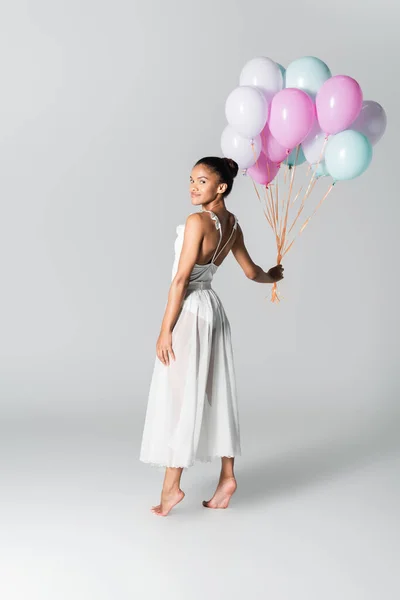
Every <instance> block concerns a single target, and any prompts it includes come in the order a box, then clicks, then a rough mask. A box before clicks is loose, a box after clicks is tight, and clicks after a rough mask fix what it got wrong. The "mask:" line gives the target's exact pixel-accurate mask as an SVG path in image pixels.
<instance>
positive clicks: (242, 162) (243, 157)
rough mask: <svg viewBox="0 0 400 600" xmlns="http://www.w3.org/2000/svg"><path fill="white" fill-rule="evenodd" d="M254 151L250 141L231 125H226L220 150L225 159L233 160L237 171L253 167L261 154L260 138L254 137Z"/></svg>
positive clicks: (258, 136)
mask: <svg viewBox="0 0 400 600" xmlns="http://www.w3.org/2000/svg"><path fill="white" fill-rule="evenodd" d="M253 143H254V150H253V148H252V147H251V140H250V139H248V138H244V137H243V136H241V135H240V134H239V133H237V131H235V130H234V129H233V127H232V126H231V125H227V126H226V127H225V129H224V131H223V132H222V135H221V149H222V153H223V155H224V156H225V157H226V158H233V160H235V161H236V162H237V164H238V165H239V169H247V168H248V167H251V166H252V165H254V163H255V162H256V160H257V159H258V157H259V156H260V153H261V136H260V135H256V136H255V138H254V140H253Z"/></svg>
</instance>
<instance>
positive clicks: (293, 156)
mask: <svg viewBox="0 0 400 600" xmlns="http://www.w3.org/2000/svg"><path fill="white" fill-rule="evenodd" d="M296 152H297V148H294V149H293V150H292V151H291V153H290V154H289V156H288V157H287V158H285V160H284V161H283V162H284V163H285V165H289V167H293V165H294V162H295V160H296ZM305 162H306V157H305V156H304V152H303V149H302V147H301V146H300V149H299V153H298V155H297V160H296V166H298V165H302V164H303V163H305Z"/></svg>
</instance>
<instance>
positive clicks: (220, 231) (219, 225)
mask: <svg viewBox="0 0 400 600" xmlns="http://www.w3.org/2000/svg"><path fill="white" fill-rule="evenodd" d="M203 211H204V212H208V213H210V215H211V218H212V219H213V221H215V227H216V228H217V229H219V242H218V245H217V247H216V248H215V252H214V256H213V257H212V259H211V262H212V263H213V262H214V260H215V259H216V258H217V256H219V255H220V254H221V252H222V250H223V249H224V248H225V246H226V244H227V243H228V242H229V240H230V239H231V237H232V235H233V233H234V231H235V229H236V227H237V223H238V219H237V216H236V215H233V216H234V217H235V222H234V224H233V228H232V231H231V235H230V236H229V238H228V239H227V241H226V243H225V244H224V245H223V246H222V248H221V250H220V251H219V252H218V254H217V251H218V248H219V245H220V243H221V241H222V227H221V221H220V220H219V218H218V216H217V215H216V214H215V213H214V212H213V211H212V210H207V209H206V208H203Z"/></svg>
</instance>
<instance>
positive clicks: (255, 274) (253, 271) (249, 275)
mask: <svg viewBox="0 0 400 600" xmlns="http://www.w3.org/2000/svg"><path fill="white" fill-rule="evenodd" d="M260 271H261V268H260V267H259V266H258V265H254V267H253V268H252V269H250V270H249V271H248V272H247V273H246V276H247V278H248V279H251V281H256V279H257V277H258V276H259V274H260Z"/></svg>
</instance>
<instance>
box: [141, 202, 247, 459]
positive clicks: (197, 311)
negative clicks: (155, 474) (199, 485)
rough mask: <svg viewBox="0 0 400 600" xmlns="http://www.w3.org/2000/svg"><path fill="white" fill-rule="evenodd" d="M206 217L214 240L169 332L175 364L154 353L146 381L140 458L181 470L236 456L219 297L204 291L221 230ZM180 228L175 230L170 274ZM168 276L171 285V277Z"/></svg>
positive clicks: (230, 371) (226, 335) (229, 355)
mask: <svg viewBox="0 0 400 600" xmlns="http://www.w3.org/2000/svg"><path fill="white" fill-rule="evenodd" d="M204 212H209V213H210V216H211V219H213V220H214V221H215V226H216V229H217V230H219V234H220V239H219V242H218V246H217V248H216V250H215V252H214V256H213V258H212V259H211V262H210V263H207V264H205V265H199V264H195V265H194V267H193V269H192V272H191V274H190V281H189V284H188V288H187V291H186V294H185V297H184V300H183V304H182V308H181V311H180V313H179V316H178V319H177V321H176V323H175V326H174V328H173V330H172V349H173V351H174V354H175V358H176V361H174V360H173V359H172V358H170V364H169V365H164V364H163V363H162V362H161V361H160V359H159V358H158V357H157V356H156V359H155V364H154V369H153V375H152V379H151V383H150V391H149V396H148V403H147V411H146V416H145V422H144V428H143V437H142V443H141V450H140V460H141V461H142V462H145V463H150V464H151V465H153V466H159V467H183V468H187V467H190V466H192V465H193V464H194V462H195V460H199V461H202V462H210V461H211V460H212V459H213V458H216V457H222V456H229V457H232V456H240V455H241V448H240V430H239V413H238V401H237V390H236V378H235V367H234V357H233V349H232V342H231V328H230V324H229V320H228V317H227V315H226V313H225V310H224V308H223V305H222V303H221V300H220V298H219V297H218V295H217V293H216V292H215V290H214V289H213V288H212V287H211V282H212V279H213V277H214V273H215V272H216V271H217V269H218V265H216V264H214V260H215V259H216V258H217V256H218V254H220V252H221V251H222V250H223V249H224V248H225V246H226V244H227V243H228V242H229V240H230V239H231V237H232V235H233V233H234V231H235V230H236V227H237V217H236V216H235V224H234V226H233V230H232V233H231V235H230V237H229V239H228V240H227V242H226V244H224V246H223V247H222V248H221V250H220V251H219V252H218V254H217V251H218V248H219V245H220V243H221V240H222V227H221V223H220V220H219V219H218V216H217V215H216V214H215V213H214V212H212V211H204ZM184 229H185V225H184V224H182V225H178V226H177V228H176V232H177V238H176V241H175V260H174V264H173V268H172V279H173V278H174V277H175V274H176V272H177V268H178V263H179V257H180V253H181V249H182V243H183V234H184ZM172 279H171V280H172Z"/></svg>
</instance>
